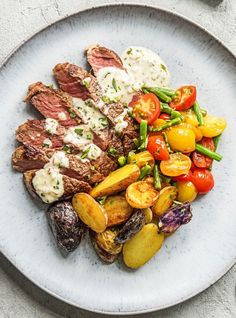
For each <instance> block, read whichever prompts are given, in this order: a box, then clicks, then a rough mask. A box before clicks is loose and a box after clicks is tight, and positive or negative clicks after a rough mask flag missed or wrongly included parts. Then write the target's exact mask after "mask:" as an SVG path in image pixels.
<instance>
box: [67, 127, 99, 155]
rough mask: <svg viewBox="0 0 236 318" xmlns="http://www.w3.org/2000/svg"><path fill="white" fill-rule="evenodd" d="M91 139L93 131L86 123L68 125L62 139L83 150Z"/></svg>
mask: <svg viewBox="0 0 236 318" xmlns="http://www.w3.org/2000/svg"><path fill="white" fill-rule="evenodd" d="M92 140H93V133H92V132H91V130H90V128H89V126H88V125H79V126H74V127H70V128H69V129H68V130H67V132H66V134H65V136H64V139H63V141H64V143H65V144H68V143H69V144H72V145H74V146H76V147H77V148H78V149H80V150H83V149H84V147H85V146H87V145H89V144H90V143H91V142H92Z"/></svg>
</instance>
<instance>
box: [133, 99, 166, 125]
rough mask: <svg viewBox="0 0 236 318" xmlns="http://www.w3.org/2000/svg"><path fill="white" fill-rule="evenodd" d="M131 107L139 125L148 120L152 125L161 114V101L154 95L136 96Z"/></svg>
mask: <svg viewBox="0 0 236 318" xmlns="http://www.w3.org/2000/svg"><path fill="white" fill-rule="evenodd" d="M129 106H130V107H132V108H133V116H134V118H135V119H136V120H137V122H138V123H141V120H146V121H147V124H148V125H150V124H152V123H153V122H154V121H155V120H156V119H157V118H158V117H159V115H160V113H161V105H160V101H159V99H158V98H157V96H156V95H154V94H152V93H148V94H142V95H137V96H134V98H133V99H132V101H131V102H130V103H129Z"/></svg>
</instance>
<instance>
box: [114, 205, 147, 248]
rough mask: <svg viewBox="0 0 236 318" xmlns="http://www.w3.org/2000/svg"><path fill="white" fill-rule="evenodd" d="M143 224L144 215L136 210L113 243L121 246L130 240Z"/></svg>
mask: <svg viewBox="0 0 236 318" xmlns="http://www.w3.org/2000/svg"><path fill="white" fill-rule="evenodd" d="M144 224H145V215H144V213H143V211H142V210H137V211H135V212H134V214H133V215H132V216H131V217H130V219H129V220H128V221H127V222H126V223H125V224H124V225H123V227H122V228H121V230H120V231H119V232H118V234H117V236H116V238H115V242H116V243H119V244H122V243H125V242H127V241H128V240H130V239H131V238H132V237H133V236H134V235H135V234H136V233H137V232H138V231H140V230H141V228H142V227H143V226H144Z"/></svg>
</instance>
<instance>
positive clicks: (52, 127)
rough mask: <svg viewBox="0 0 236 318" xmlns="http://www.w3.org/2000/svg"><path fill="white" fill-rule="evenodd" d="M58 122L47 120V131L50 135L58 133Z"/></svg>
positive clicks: (51, 119)
mask: <svg viewBox="0 0 236 318" xmlns="http://www.w3.org/2000/svg"><path fill="white" fill-rule="evenodd" d="M57 127H58V121H57V120H56V119H53V118H46V119H45V129H46V131H47V132H48V133H49V134H52V135H53V134H55V133H56V132H57Z"/></svg>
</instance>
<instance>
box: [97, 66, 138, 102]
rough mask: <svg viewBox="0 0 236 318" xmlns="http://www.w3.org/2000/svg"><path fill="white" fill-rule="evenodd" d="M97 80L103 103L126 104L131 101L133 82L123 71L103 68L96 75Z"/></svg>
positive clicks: (114, 68)
mask: <svg viewBox="0 0 236 318" xmlns="http://www.w3.org/2000/svg"><path fill="white" fill-rule="evenodd" d="M97 80H98V83H99V85H100V86H101V88H102V93H103V99H104V101H108V102H118V101H121V102H123V103H127V104H128V103H129V102H130V101H131V100H132V97H133V95H134V89H133V86H134V81H133V78H132V77H131V76H130V75H129V74H128V73H127V72H126V71H125V70H121V69H119V68H116V67H103V68H101V69H100V70H99V71H98V73H97Z"/></svg>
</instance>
